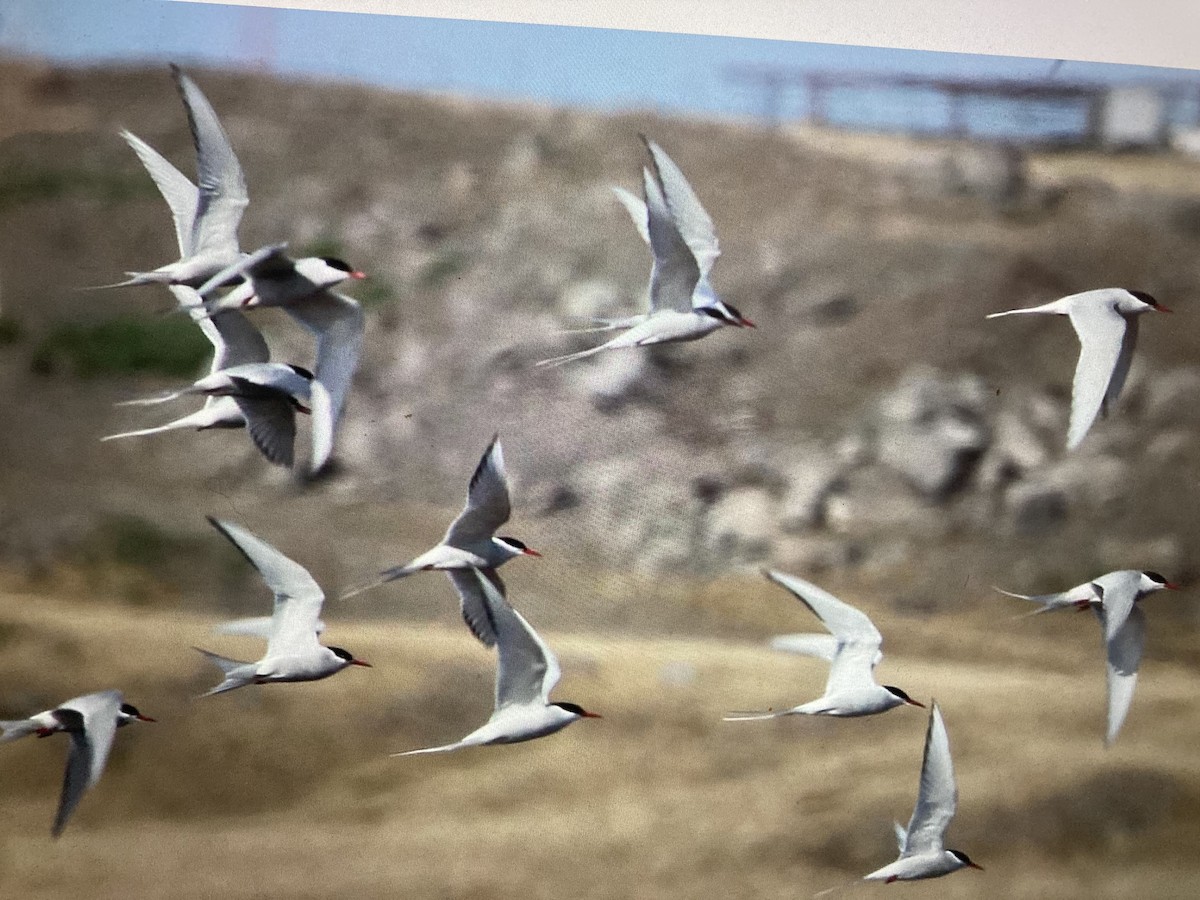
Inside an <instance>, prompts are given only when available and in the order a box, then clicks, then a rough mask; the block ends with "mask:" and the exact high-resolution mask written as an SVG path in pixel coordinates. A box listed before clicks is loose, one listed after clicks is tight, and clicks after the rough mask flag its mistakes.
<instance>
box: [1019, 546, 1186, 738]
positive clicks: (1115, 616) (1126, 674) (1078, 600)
mask: <svg viewBox="0 0 1200 900" xmlns="http://www.w3.org/2000/svg"><path fill="white" fill-rule="evenodd" d="M1164 589H1166V590H1171V591H1174V590H1179V585H1177V584H1173V583H1172V582H1169V581H1167V579H1165V578H1164V577H1163V576H1162V575H1160V574H1158V573H1157V572H1141V571H1138V570H1137V569H1121V570H1119V571H1116V572H1109V573H1108V574H1106V575H1101V576H1100V577H1099V578H1096V579H1094V580H1093V581H1090V582H1087V583H1086V584H1082V585H1078V586H1077V587H1073V588H1071V589H1070V590H1069V591H1063V592H1062V593H1061V594H1042V595H1034V596H1026V595H1024V594H1012V593H1009V592H1008V591H1001V593H1004V594H1008V596H1010V597H1017V598H1019V599H1022V600H1032V601H1033V602H1035V603H1039V604H1041V605H1040V607H1039V608H1038V609H1036V610H1034V613H1041V612H1049V611H1050V610H1054V609H1063V608H1065V607H1068V606H1074V607H1076V608H1078V609H1088V608H1090V609H1091V610H1092V611H1093V612H1094V613H1095V614H1096V618H1097V619H1098V620H1099V621H1100V629H1101V633H1102V638H1103V641H1104V653H1105V660H1106V673H1107V679H1106V683H1107V690H1108V724H1107V728H1106V729H1105V735H1104V742H1105V744H1106V745H1108V746H1112V744H1113V742H1114V741H1115V740H1116V739H1117V734H1118V732H1120V730H1121V726H1122V725H1123V724H1124V723H1125V717H1126V716H1127V715H1128V714H1129V707H1130V705H1131V704H1132V703H1133V689H1134V687H1135V685H1136V684H1137V672H1138V666H1139V665H1140V664H1141V660H1142V650H1143V647H1144V646H1145V638H1146V618H1145V615H1144V613H1143V612H1142V608H1141V606H1140V605H1139V604H1138V601H1139V600H1141V599H1142V598H1143V597H1145V596H1146V595H1147V594H1152V593H1154V592H1155V591H1161V590H1164Z"/></svg>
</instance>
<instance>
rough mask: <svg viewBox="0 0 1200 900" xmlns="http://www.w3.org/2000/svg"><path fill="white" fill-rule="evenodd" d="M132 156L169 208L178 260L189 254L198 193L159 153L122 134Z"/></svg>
mask: <svg viewBox="0 0 1200 900" xmlns="http://www.w3.org/2000/svg"><path fill="white" fill-rule="evenodd" d="M121 137H123V138H125V143H127V144H128V145H129V146H130V147H131V148H132V149H133V152H134V153H136V154H137V155H138V159H140V160H141V161H142V165H143V166H145V168H146V171H147V172H148V173H149V175H150V177H151V178H152V179H153V180H154V183H155V184H156V185H157V186H158V192H159V193H160V194H162V195H163V199H164V200H166V201H167V206H169V207H170V208H171V218H172V220H173V221H174V222H175V240H176V241H178V243H179V258H180V259H183V258H185V257H188V256H191V254H192V226H193V225H194V223H195V221H196V209H197V207H198V205H199V203H200V191H199V189H198V188H197V187H196V186H195V185H194V184H192V182H191V179H189V178H188V177H187V176H186V175H184V174H183V173H182V172H180V171H179V170H178V169H177V168H175V166H173V165H172V164H171V163H170V162H168V161H167V159H166V157H164V156H163V155H162V154H161V153H159V152H158V151H157V150H155V149H154V148H153V147H151V146H150V145H149V144H147V143H146V142H145V141H143V140H142V139H141V138H140V137H138V136H137V135H136V134H134V133H133V132H131V131H122V132H121Z"/></svg>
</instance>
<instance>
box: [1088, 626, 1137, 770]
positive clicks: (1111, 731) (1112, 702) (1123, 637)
mask: <svg viewBox="0 0 1200 900" xmlns="http://www.w3.org/2000/svg"><path fill="white" fill-rule="evenodd" d="M1099 615H1100V622H1101V624H1102V625H1105V626H1106V630H1107V622H1106V617H1107V611H1105V612H1102V613H1099ZM1145 641H1146V616H1145V613H1143V612H1142V609H1141V607H1138V606H1135V607H1134V608H1133V609H1132V610H1130V612H1129V615H1128V616H1127V617H1126V619H1125V621H1124V623H1123V624H1122V625H1121V627H1120V628H1119V629H1117V630H1116V632H1115V633H1114V634H1113V636H1112V637H1111V638H1108V639H1107V640H1106V641H1105V642H1104V649H1105V655H1106V657H1107V673H1108V729H1107V731H1106V733H1105V736H1104V743H1105V744H1106V745H1108V746H1112V743H1113V741H1115V740H1116V739H1117V733H1118V732H1119V731H1120V730H1121V726H1122V725H1123V724H1124V723H1125V716H1126V715H1127V714H1128V713H1129V706H1130V704H1131V703H1133V689H1134V687H1135V686H1136V685H1137V672H1138V665H1139V664H1140V663H1141V661H1142V649H1143V648H1144V646H1145Z"/></svg>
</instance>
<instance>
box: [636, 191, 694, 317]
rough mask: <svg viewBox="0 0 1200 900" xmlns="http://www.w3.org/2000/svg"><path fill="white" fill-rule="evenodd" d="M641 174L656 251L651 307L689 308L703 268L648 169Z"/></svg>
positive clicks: (651, 247) (652, 242)
mask: <svg viewBox="0 0 1200 900" xmlns="http://www.w3.org/2000/svg"><path fill="white" fill-rule="evenodd" d="M642 178H643V182H644V187H645V191H646V210H647V228H648V231H649V234H650V250H651V252H652V253H653V254H654V266H653V268H652V269H651V270H650V309H651V310H652V311H654V310H660V309H673V310H675V311H676V312H690V311H691V309H692V293H693V292H694V291H695V289H696V283H697V282H698V281H699V280H700V269H699V267H698V266H697V265H696V258H695V257H694V256H693V255H692V251H691V249H690V248H689V247H688V245H687V243H686V242H685V241H684V240H683V236H682V235H681V234H680V233H679V228H678V227H677V226H676V224H675V220H674V219H672V218H671V212H670V210H669V209H668V208H667V205H666V201H665V199H664V198H663V195H662V192H661V190H660V188H659V186H658V184H657V183H655V181H654V178H653V176H652V175H651V173H650V172H649V170H646V169H643V170H642Z"/></svg>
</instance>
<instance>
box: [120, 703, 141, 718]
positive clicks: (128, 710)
mask: <svg viewBox="0 0 1200 900" xmlns="http://www.w3.org/2000/svg"><path fill="white" fill-rule="evenodd" d="M121 712H123V713H124V714H125V715H127V716H133V717H134V718H135V719H136V718H137V717H138V716H140V715H141V713H140V712H138V708H137V707H136V706H134V705H133V704H132V703H122V704H121Z"/></svg>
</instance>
